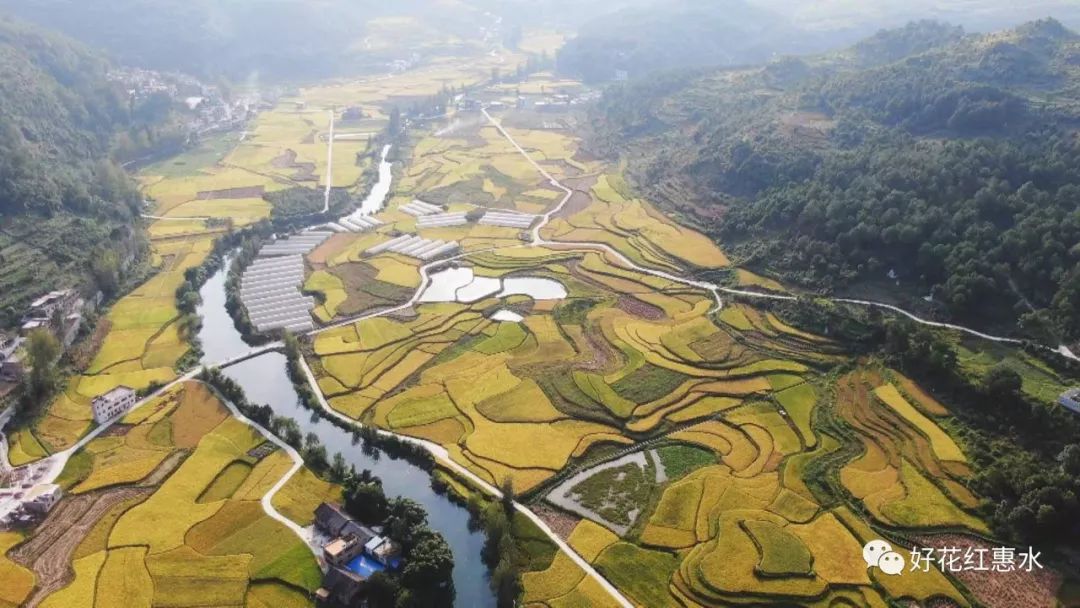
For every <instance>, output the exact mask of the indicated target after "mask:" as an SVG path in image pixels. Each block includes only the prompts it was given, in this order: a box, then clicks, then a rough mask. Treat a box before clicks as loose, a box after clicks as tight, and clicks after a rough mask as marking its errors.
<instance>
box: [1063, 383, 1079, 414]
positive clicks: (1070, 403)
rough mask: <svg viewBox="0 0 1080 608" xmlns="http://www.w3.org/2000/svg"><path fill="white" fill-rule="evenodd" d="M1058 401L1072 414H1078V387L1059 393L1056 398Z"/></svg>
mask: <svg viewBox="0 0 1080 608" xmlns="http://www.w3.org/2000/svg"><path fill="white" fill-rule="evenodd" d="M1058 403H1059V404H1060V405H1061V406H1062V407H1064V408H1065V409H1067V410H1069V411H1071V412H1073V413H1074V414H1080V388H1074V389H1072V390H1068V391H1065V392H1064V393H1061V397H1060V398H1058Z"/></svg>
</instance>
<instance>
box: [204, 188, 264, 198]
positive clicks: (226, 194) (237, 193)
mask: <svg viewBox="0 0 1080 608" xmlns="http://www.w3.org/2000/svg"><path fill="white" fill-rule="evenodd" d="M264 191H265V188H264V187H263V186H246V187H243V188H226V189H225V190H203V191H201V192H199V195H198V199H199V200H201V201H208V200H219V199H230V198H262V195H263V192H264Z"/></svg>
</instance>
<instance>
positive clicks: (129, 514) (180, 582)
mask: <svg viewBox="0 0 1080 608" xmlns="http://www.w3.org/2000/svg"><path fill="white" fill-rule="evenodd" d="M264 442H265V438H264V437H263V436H262V435H260V434H259V433H257V432H256V431H254V430H253V429H252V428H251V427H249V426H247V425H245V424H244V423H242V422H240V421H238V420H236V419H235V418H232V417H231V416H230V415H229V413H228V411H227V410H226V409H225V407H224V406H223V405H222V404H221V403H220V402H219V401H218V400H217V398H216V397H215V396H214V395H213V394H212V393H211V392H210V391H209V389H207V388H206V387H205V386H204V385H202V384H200V383H197V382H188V383H185V384H182V385H179V386H177V387H176V388H174V389H172V390H170V391H168V392H166V393H164V394H163V395H162V396H160V397H159V398H157V399H156V400H154V401H152V402H150V403H148V404H147V405H145V406H143V407H142V408H140V409H139V410H136V411H135V412H132V413H131V414H129V415H128V416H127V417H125V418H123V419H122V420H121V421H120V423H118V425H117V426H116V427H114V429H112V430H111V431H110V433H108V434H106V435H102V436H100V437H98V438H96V439H94V440H93V441H91V442H90V443H88V444H87V445H86V446H85V448H84V449H82V450H80V451H79V452H77V453H76V454H75V456H74V457H73V458H72V459H71V460H70V461H69V462H68V465H67V468H66V469H65V470H64V472H63V473H62V475H61V477H60V480H59V482H60V483H61V484H62V485H63V487H64V488H65V489H66V490H67V492H68V497H67V498H65V500H64V502H62V503H61V505H60V506H58V507H57V508H56V509H54V510H53V512H52V513H51V515H50V520H49V521H46V522H45V524H44V525H42V526H40V527H38V528H37V529H36V531H35V532H34V533H33V534H32V535H31V536H29V537H28V538H27V539H25V541H22V539H7V537H0V542H5V540H15V541H16V542H20V541H21V544H20V545H19V546H18V547H17V548H16V549H15V550H14V551H12V552H11V553H10V555H11V558H12V559H14V560H16V561H17V562H18V563H20V564H21V565H22V567H23V568H26V569H28V570H31V571H33V572H35V573H36V574H37V578H36V581H37V587H36V588H35V590H34V591H33V592H30V591H29V587H28V586H26V585H27V582H28V583H29V584H30V585H33V583H34V580H35V578H34V576H33V575H30V576H29V577H28V575H27V572H28V570H24V569H22V568H20V567H17V566H15V565H11V564H9V565H7V566H4V565H3V564H0V577H2V580H3V581H5V584H4V585H3V586H2V587H3V588H4V589H5V590H7V593H8V594H9V595H10V596H11V597H12V598H15V599H14V600H13V601H14V602H18V601H21V599H20V598H18V597H16V596H21V598H22V599H28V601H30V603H32V604H33V605H40V606H45V607H49V608H60V607H64V608H67V607H69V606H93V605H96V606H111V605H123V606H151V605H154V606H206V605H218V606H231V605H236V606H241V605H248V603H249V599H250V597H249V596H250V595H251V594H252V593H258V594H265V593H267V592H269V591H271V590H277V592H279V593H284V594H293V595H296V596H297V597H300V598H305V597H306V596H307V595H308V594H310V593H311V592H313V591H314V589H315V588H316V587H317V586H318V584H319V582H320V579H321V575H320V572H319V569H318V565H317V563H316V561H315V557H314V555H313V554H312V553H311V551H310V550H309V549H308V548H307V546H306V545H305V543H304V541H303V540H301V539H300V538H299V537H298V536H296V534H295V533H293V531H292V530H290V529H288V528H286V527H285V526H284V525H282V524H280V523H278V522H277V521H275V520H273V519H271V518H270V517H268V516H267V515H266V513H265V512H264V511H263V508H262V506H261V505H260V502H259V501H260V499H261V498H262V496H263V495H264V494H265V493H266V492H267V491H268V490H269V488H270V487H271V486H272V485H273V484H274V483H276V482H277V480H278V479H280V478H281V476H282V475H283V474H284V472H285V471H287V470H288V468H289V466H291V460H290V459H289V458H288V457H287V456H285V455H284V454H282V453H281V452H280V451H273V450H271V451H267V450H255V448H256V447H258V446H260V445H261V444H263V443H264ZM251 454H258V455H259V456H258V457H256V456H252V455H251ZM306 475H310V473H307V474H306ZM309 485H310V484H309ZM54 520H55V521H54ZM39 537H40V538H39ZM9 546H10V544H8V545H5V546H2V548H3V549H4V550H5V551H6V550H7V548H8V547H9ZM68 563H70V564H72V565H73V573H70V574H69V573H68V572H67V571H66V570H65V569H64V568H62V566H63V565H65V564H68ZM57 564H59V565H60V566H61V567H60V568H57ZM5 567H6V569H4V568H5ZM15 581H22V582H21V583H20V585H22V586H19V587H15V588H12V587H10V586H9V585H8V583H9V582H15ZM31 593H32V595H31ZM6 600H7V598H5V601H6ZM288 605H306V601H304V602H301V603H299V604H295V603H294V604H288Z"/></svg>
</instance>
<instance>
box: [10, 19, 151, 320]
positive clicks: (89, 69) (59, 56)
mask: <svg viewBox="0 0 1080 608" xmlns="http://www.w3.org/2000/svg"><path fill="white" fill-rule="evenodd" d="M108 65H109V64H108V62H107V61H106V60H105V59H103V58H102V57H101V56H99V55H97V54H95V53H93V52H91V51H89V50H88V49H86V48H85V47H83V46H82V45H80V44H78V43H76V42H74V41H72V40H69V39H66V38H64V37H62V36H59V35H55V34H51V33H48V32H44V31H41V30H39V29H37V28H34V27H30V26H27V25H25V24H21V23H17V22H14V21H11V20H10V19H0V100H3V102H2V103H0V325H3V324H5V322H11V321H13V318H14V317H16V316H17V315H18V314H19V313H20V312H21V311H20V307H21V306H22V304H24V303H25V302H26V301H27V300H29V299H30V298H31V297H33V296H34V295H38V294H39V293H40V292H42V291H45V290H47V289H49V288H51V287H54V286H59V285H65V286H70V285H76V284H79V285H82V284H86V283H88V282H90V281H91V280H90V279H89V277H90V276H91V274H92V270H93V269H92V266H93V265H94V262H95V261H98V262H100V261H101V260H103V259H105V258H109V259H114V257H113V256H112V255H111V254H110V255H106V252H107V251H113V252H114V253H116V254H117V255H116V258H115V259H125V258H128V257H129V256H130V255H131V253H132V252H133V251H134V250H135V249H136V248H137V244H136V242H135V241H136V240H137V238H136V235H135V232H134V230H133V229H132V227H131V225H132V223H133V218H135V217H137V214H138V211H139V208H140V204H141V202H140V197H139V195H138V193H137V191H136V189H135V188H134V187H133V185H132V183H131V182H130V180H129V179H128V177H127V175H126V174H125V173H124V172H123V170H122V169H120V167H119V166H117V164H116V163H115V162H113V160H111V158H110V152H111V148H112V141H113V138H114V137H116V136H117V135H118V134H120V133H125V132H128V131H129V130H141V131H142V132H143V134H144V135H145V134H146V132H150V133H151V134H153V133H156V132H157V131H156V130H157V129H159V128H160V125H157V124H149V123H143V122H140V120H138V119H136V118H135V115H136V114H137V113H138V108H133V107H131V105H130V104H129V101H128V99H127V95H126V92H124V91H122V90H118V88H117V87H116V86H115V85H113V84H112V83H110V82H109V81H108V80H107V78H106V72H107V69H108ZM114 270H115V272H114ZM109 273H110V274H112V275H113V276H110V277H107V280H108V281H109V282H112V281H114V280H118V279H119V277H118V276H116V275H118V273H119V269H112V268H110V269H109Z"/></svg>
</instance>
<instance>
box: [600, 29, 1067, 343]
mask: <svg viewBox="0 0 1080 608" xmlns="http://www.w3.org/2000/svg"><path fill="white" fill-rule="evenodd" d="M1078 90H1080V36H1077V35H1076V34H1075V33H1073V32H1071V31H1069V30H1067V29H1066V28H1065V27H1063V26H1062V25H1061V24H1060V23H1058V22H1056V21H1053V20H1045V21H1040V22H1034V23H1029V24H1026V25H1024V26H1021V27H1019V28H1016V29H1014V30H1010V31H1006V32H1001V33H996V34H989V35H968V36H962V35H961V34H960V33H959V32H958V31H956V30H955V29H954V28H951V27H946V26H942V25H941V24H935V23H920V24H914V25H912V26H909V27H908V28H905V29H903V30H899V31H890V32H882V33H880V34H879V35H877V36H875V37H874V38H872V39H870V40H867V41H865V42H863V43H861V44H859V45H857V46H855V47H854V48H852V49H849V50H848V51H845V52H842V53H837V54H833V55H829V56H822V57H807V58H787V59H783V60H778V61H775V62H773V63H770V64H768V65H765V66H762V67H758V68H752V69H739V70H709V71H704V72H696V73H686V72H684V73H677V74H668V75H666V76H663V77H654V78H650V79H649V80H648V81H639V82H634V83H629V84H627V85H626V86H621V87H615V88H612V89H611V90H609V91H608V93H607V94H606V95H605V97H604V100H603V101H602V103H601V105H600V108H599V109H598V110H597V115H596V116H595V119H596V120H594V121H593V123H594V124H596V125H597V128H596V134H595V138H594V142H595V144H596V146H597V149H598V150H599V151H601V152H607V153H609V154H615V153H617V151H618V149H619V147H625V146H627V145H629V146H630V148H631V150H630V151H629V152H627V153H625V158H627V159H628V160H629V167H630V168H629V172H630V174H631V177H632V178H633V179H634V180H635V181H636V182H637V184H638V185H639V186H641V187H642V188H644V189H646V190H647V191H648V192H649V193H650V194H651V195H652V196H654V197H655V198H657V199H658V200H661V201H664V202H666V203H667V204H668V205H671V206H673V207H674V206H678V207H679V208H680V211H681V212H682V213H683V214H685V215H687V216H688V217H691V218H694V219H696V220H697V221H698V222H699V223H701V224H703V225H704V226H705V227H706V228H707V229H708V230H709V231H710V233H711V234H712V235H713V236H714V237H715V238H717V239H721V240H722V241H723V242H724V244H725V246H726V247H727V248H728V249H729V250H731V251H732V252H734V253H735V254H736V255H738V256H739V257H740V258H741V260H742V261H743V262H744V263H746V264H749V265H751V266H753V267H756V268H759V269H761V270H762V271H765V272H772V273H775V274H777V275H780V276H782V277H784V278H786V279H787V280H789V281H793V282H795V283H798V284H801V285H803V286H804V287H806V288H808V289H812V290H818V291H827V292H847V293H869V294H870V295H872V296H875V297H878V298H879V299H890V300H898V301H901V302H903V303H905V304H909V305H913V304H918V305H920V306H923V307H926V306H927V304H926V303H925V302H923V299H924V297H928V296H932V298H933V300H934V302H935V304H936V305H938V306H943V307H945V308H947V312H949V313H951V315H952V316H953V317H954V318H959V319H962V320H965V321H967V322H971V323H976V324H980V325H983V326H997V327H1002V326H1014V325H1015V324H1016V322H1017V320H1020V323H1021V325H1022V326H1023V327H1024V329H1025V330H1026V331H1027V334H1028V335H1030V336H1033V337H1037V338H1040V339H1043V340H1046V341H1047V342H1052V341H1054V340H1056V339H1058V338H1060V337H1061V336H1062V335H1064V336H1066V337H1068V338H1071V339H1073V340H1075V339H1077V338H1080V306H1077V302H1078V301H1080V244H1078V243H1080V141H1078V140H1077V137H1076V134H1075V128H1076V126H1077V124H1078V121H1080V103H1078V102H1077V99H1078V97H1077V91H1078Z"/></svg>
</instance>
